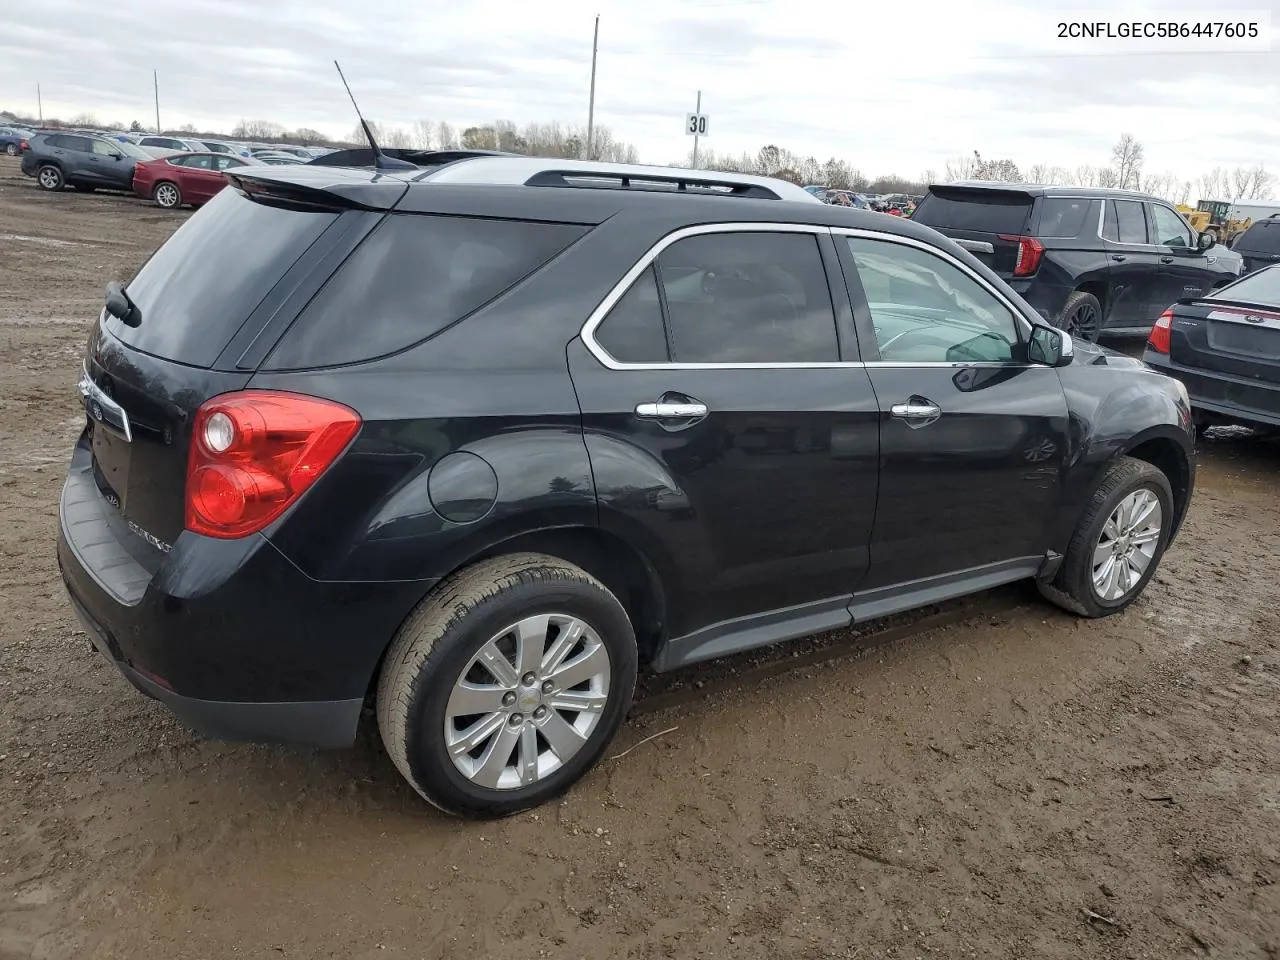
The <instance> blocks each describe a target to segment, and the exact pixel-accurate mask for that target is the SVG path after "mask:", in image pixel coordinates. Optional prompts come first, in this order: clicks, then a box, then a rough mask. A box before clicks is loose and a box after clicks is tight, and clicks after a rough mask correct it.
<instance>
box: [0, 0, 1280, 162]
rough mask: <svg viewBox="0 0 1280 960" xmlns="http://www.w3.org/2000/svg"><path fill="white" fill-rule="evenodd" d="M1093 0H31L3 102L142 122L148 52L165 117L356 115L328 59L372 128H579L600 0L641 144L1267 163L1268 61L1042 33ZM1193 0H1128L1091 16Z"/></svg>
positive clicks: (5, 58)
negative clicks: (690, 123)
mask: <svg viewBox="0 0 1280 960" xmlns="http://www.w3.org/2000/svg"><path fill="white" fill-rule="evenodd" d="M1272 5H1274V0H1272ZM1102 6H1103V5H1102V4H1099V3H1096V2H1094V3H1089V2H1082V0H1079V2H1078V0H1058V2H1057V3H1056V4H1055V5H1054V6H1052V7H1049V6H1045V5H1044V4H1043V3H1042V2H1041V0H970V2H969V3H966V4H950V3H944V2H943V0H932V2H918V3H916V4H913V5H911V6H910V7H905V6H904V5H901V4H899V5H891V6H889V7H887V8H868V9H867V10H865V11H863V10H859V12H858V13H857V15H856V16H855V15H854V14H853V13H852V12H851V11H852V8H849V7H848V6H847V5H843V4H841V5H837V4H835V3H834V2H830V0H825V2H820V3H818V4H811V5H809V6H807V7H797V6H795V5H793V4H788V3H784V2H782V0H645V2H644V3H636V2H634V0H591V2H587V0H561V2H559V3H557V4H556V5H554V7H547V6H545V5H532V4H530V5H525V4H521V3H518V2H515V0H470V2H468V3H466V4H449V5H446V4H443V3H440V2H438V0H436V2H425V3H424V2H422V0H381V2H379V3H377V4H369V3H360V4H353V3H351V2H350V0H280V2H276V3H271V4H262V5H259V4H256V3H249V2H245V0H123V2H117V3H114V4H107V5H104V4H102V3H100V2H94V0H43V2H42V3H40V4H34V5H28V6H26V7H24V10H23V15H22V19H21V22H10V23H7V24H6V26H5V29H4V30H3V32H0V99H2V100H3V102H0V107H4V108H8V109H16V110H20V111H23V112H32V113H34V112H35V108H36V102H35V101H36V96H35V93H36V91H35V85H36V83H37V82H39V83H40V85H41V89H42V92H43V95H44V102H45V112H46V114H47V115H59V116H62V117H64V118H66V117H70V116H72V115H75V114H78V113H82V112H91V113H93V114H95V115H96V116H97V117H99V118H100V119H102V120H119V121H122V122H125V123H128V122H129V121H131V120H138V121H139V122H142V123H148V122H154V121H153V117H154V103H153V100H152V76H151V71H152V70H153V69H155V70H156V71H158V74H159V81H160V110H161V120H162V122H163V123H164V124H165V125H166V126H168V127H177V126H179V125H180V124H183V123H188V122H189V123H193V124H195V125H196V126H198V127H201V128H221V129H224V130H229V129H230V128H231V127H232V126H234V125H235V123H236V122H238V121H239V120H241V119H266V120H275V121H278V122H280V123H283V124H285V125H287V126H290V127H297V126H307V127H314V128H316V129H319V130H322V131H325V132H327V133H329V134H330V135H334V136H341V135H345V134H347V133H348V132H349V131H350V130H351V129H352V127H353V126H354V121H355V118H354V116H353V115H352V112H351V108H350V104H349V103H348V102H347V99H346V95H345V93H344V92H343V90H342V87H341V85H340V83H339V81H338V77H337V75H336V73H335V72H334V70H333V63H332V62H333V60H334V59H335V58H336V59H338V60H340V61H341V62H342V65H343V69H344V70H345V72H346V74H347V78H348V80H349V81H350V82H351V84H352V87H353V89H354V91H355V94H356V97H357V99H358V100H359V102H360V104H361V106H362V107H363V108H364V110H365V112H366V114H367V115H368V116H369V117H370V118H371V119H374V120H377V121H378V122H379V123H381V124H383V125H389V126H401V127H406V128H407V127H409V126H411V125H412V124H413V123H414V121H416V120H419V119H430V120H432V121H437V122H438V121H440V120H446V121H448V122H449V123H451V124H453V125H455V126H457V127H463V126H466V125H469V124H473V123H480V122H486V121H491V120H494V119H498V118H503V119H509V120H512V121H514V122H516V123H517V124H523V123H528V122H534V121H539V122H541V121H552V120H556V121H559V122H561V123H564V124H575V125H580V124H583V123H585V121H586V114H587V100H588V82H589V72H590V57H591V30H592V20H593V17H594V16H595V14H596V13H599V14H600V15H601V25H600V60H599V71H598V76H597V91H596V120H597V122H598V123H602V124H605V125H607V126H609V127H610V128H611V129H612V131H613V133H614V134H615V136H617V137H618V138H620V139H622V140H626V141H629V142H632V143H635V144H636V145H637V146H638V147H639V149H640V153H641V157H642V159H644V160H646V161H651V162H659V163H661V162H667V161H670V160H674V159H676V158H678V157H680V156H682V155H684V154H685V153H686V151H687V150H688V149H689V148H690V147H691V146H692V142H691V140H690V139H689V138H688V137H686V136H684V134H683V131H682V121H683V118H684V114H685V113H686V112H687V111H690V110H692V109H693V104H694V99H695V96H696V93H697V91H698V90H701V91H702V94H703V109H704V112H706V113H708V114H709V115H710V117H711V134H710V136H709V137H708V138H707V139H706V140H705V141H704V143H703V146H704V148H709V149H713V150H715V151H717V152H722V153H723V152H727V153H738V152H741V151H744V150H747V151H752V152H754V151H755V150H757V149H758V148H759V147H760V146H762V145H764V144H766V143H774V144H778V145H779V146H783V147H786V148H788V149H791V150H793V151H796V152H799V153H803V154H809V153H812V154H814V155H816V156H818V157H819V158H826V157H830V156H838V157H842V158H844V159H846V160H848V161H849V162H850V163H852V164H853V165H855V166H857V167H858V168H860V169H862V170H863V171H864V172H866V173H869V174H876V173H885V172H890V171H896V172H900V173H904V174H908V175H913V174H918V173H920V172H921V171H923V170H925V169H928V168H932V169H934V170H941V169H942V167H943V165H944V163H945V161H946V160H947V159H948V158H950V157H955V156H958V155H961V154H969V153H971V152H972V151H973V150H975V149H977V150H980V151H981V152H982V154H983V155H984V156H988V157H993V158H994V157H1010V158H1012V159H1014V160H1015V161H1017V162H1018V163H1019V164H1020V165H1021V166H1023V167H1024V168H1026V167H1029V166H1031V165H1033V164H1036V163H1049V164H1053V165H1058V166H1065V167H1076V166H1079V165H1081V164H1084V163H1090V164H1094V165H1098V164H1103V163H1106V162H1107V161H1108V159H1109V155H1110V146H1111V144H1112V143H1114V142H1115V140H1116V138H1117V137H1118V136H1119V134H1120V133H1122V132H1131V133H1133V134H1134V135H1135V136H1136V137H1137V138H1138V139H1139V140H1140V141H1142V142H1143V143H1144V145H1145V147H1146V165H1147V168H1148V170H1150V171H1152V172H1157V171H1165V170H1168V171H1170V172H1173V173H1175V174H1177V175H1179V176H1181V177H1184V178H1186V179H1192V178H1194V177H1196V176H1198V175H1199V174H1200V173H1202V172H1204V171H1206V170H1208V169H1210V168H1212V167H1214V166H1235V165H1237V164H1252V163H1258V162H1262V163H1265V164H1267V165H1268V166H1269V167H1271V168H1273V169H1275V170H1276V171H1277V172H1278V173H1280V120H1277V119H1273V118H1272V116H1273V113H1272V111H1271V110H1270V107H1271V105H1272V104H1274V103H1276V102H1277V101H1278V100H1280V57H1277V56H1275V55H1274V54H1270V55H1268V54H1265V53H1235V54H1231V53H1226V54H1224V53H1216V52H1210V51H1209V50H1207V49H1206V50H1205V51H1202V52H1184V53H1176V54H1175V53H1168V52H1165V53H1161V52H1159V51H1156V50H1150V51H1143V52H1141V53H1140V54H1138V55H1127V54H1126V55H1110V53H1109V48H1108V47H1107V46H1106V45H1105V43H1103V42H1102V41H1088V42H1086V41H1078V42H1071V43H1068V42H1066V41H1063V40H1060V39H1058V38H1057V36H1056V24H1057V23H1058V22H1059V21H1062V20H1068V19H1090V20H1092V19H1096V18H1097V14H1096V10H1097V9H1099V8H1100V7H1102ZM1198 6H1199V8H1200V9H1206V6H1205V5H1204V4H1203V3H1201V4H1199V5H1198ZM1194 9H1196V5H1192V4H1189V3H1185V2H1183V0H1163V2H1161V3H1158V4H1157V3H1155V2H1144V3H1126V4H1124V6H1123V11H1124V12H1123V13H1116V14H1114V15H1108V16H1114V17H1115V18H1116V19H1120V18H1123V19H1130V20H1131V19H1149V20H1160V19H1167V18H1168V17H1170V16H1172V15H1174V14H1176V13H1177V12H1178V11H1179V10H1183V11H1184V12H1185V11H1186V10H1194ZM8 19H9V20H10V21H14V20H16V19H17V18H15V17H11V18H8ZM1278 19H1280V18H1278Z"/></svg>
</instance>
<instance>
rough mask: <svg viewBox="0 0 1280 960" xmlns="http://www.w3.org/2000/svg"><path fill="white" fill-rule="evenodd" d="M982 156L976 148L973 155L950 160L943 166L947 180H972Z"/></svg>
mask: <svg viewBox="0 0 1280 960" xmlns="http://www.w3.org/2000/svg"><path fill="white" fill-rule="evenodd" d="M981 163H982V158H981V157H980V156H978V152H977V151H976V150H975V151H974V153H973V156H971V157H957V158H956V159H954V160H948V161H947V162H946V165H945V166H944V168H943V177H944V178H945V179H947V180H972V179H973V178H974V175H975V172H976V171H977V169H978V166H979V165H980V164H981Z"/></svg>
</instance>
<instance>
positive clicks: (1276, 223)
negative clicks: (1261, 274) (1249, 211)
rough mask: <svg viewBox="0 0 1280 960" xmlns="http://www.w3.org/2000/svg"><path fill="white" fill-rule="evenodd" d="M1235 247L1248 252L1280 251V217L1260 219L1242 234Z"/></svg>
mask: <svg viewBox="0 0 1280 960" xmlns="http://www.w3.org/2000/svg"><path fill="white" fill-rule="evenodd" d="M1233 249H1235V250H1242V251H1246V252H1248V253H1280V219H1276V220H1259V221H1258V222H1257V223H1255V224H1254V225H1253V226H1252V227H1250V228H1249V229H1248V230H1246V231H1245V232H1244V233H1243V234H1242V235H1241V236H1240V239H1239V240H1237V241H1236V242H1235V246H1234V247H1233Z"/></svg>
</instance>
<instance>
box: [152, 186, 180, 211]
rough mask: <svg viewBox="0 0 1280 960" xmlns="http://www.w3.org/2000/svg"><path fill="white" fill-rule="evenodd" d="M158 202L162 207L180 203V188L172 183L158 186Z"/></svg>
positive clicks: (174, 205)
mask: <svg viewBox="0 0 1280 960" xmlns="http://www.w3.org/2000/svg"><path fill="white" fill-rule="evenodd" d="M156 203H158V204H160V206H162V207H176V206H177V205H178V188H177V187H175V186H173V184H171V183H162V184H160V186H158V187H156Z"/></svg>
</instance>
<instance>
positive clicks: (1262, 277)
mask: <svg viewBox="0 0 1280 960" xmlns="http://www.w3.org/2000/svg"><path fill="white" fill-rule="evenodd" d="M1205 299H1206V300H1235V301H1239V302H1242V303H1256V304H1258V305H1259V306H1264V307H1280V266H1276V267H1264V268H1263V269H1261V270H1259V271H1257V272H1256V273H1251V274H1249V275H1248V276H1246V277H1244V278H1243V279H1241V280H1237V281H1236V282H1235V283H1233V284H1231V285H1230V286H1229V287H1224V288H1223V289H1222V290H1219V291H1218V292H1217V293H1216V294H1214V295H1213V296H1211V297H1205Z"/></svg>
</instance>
